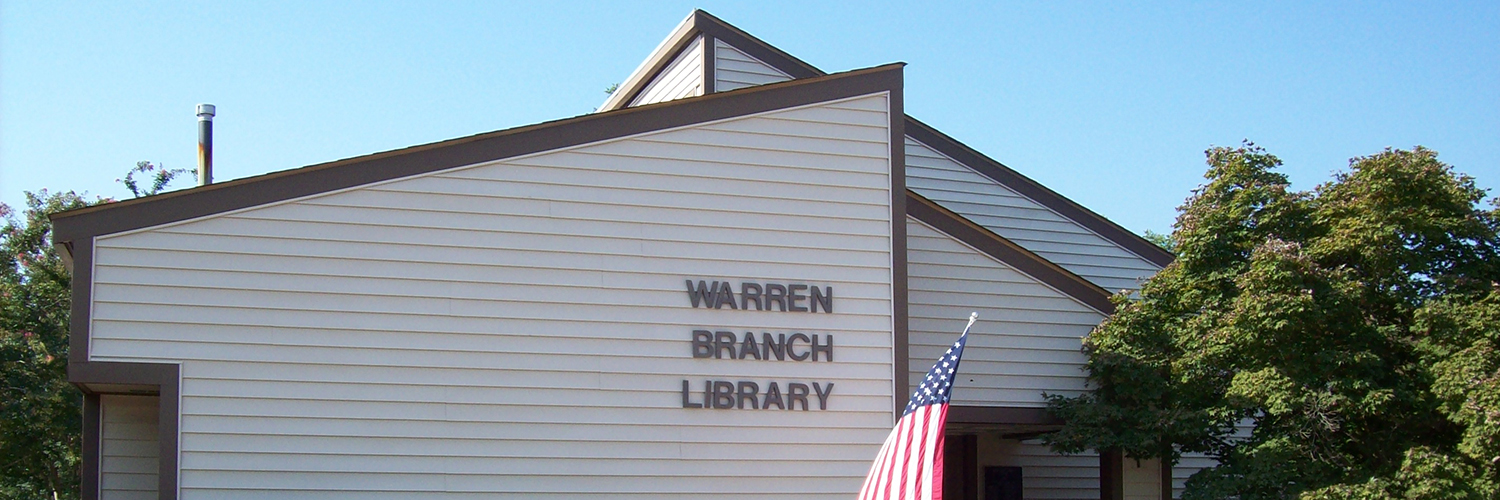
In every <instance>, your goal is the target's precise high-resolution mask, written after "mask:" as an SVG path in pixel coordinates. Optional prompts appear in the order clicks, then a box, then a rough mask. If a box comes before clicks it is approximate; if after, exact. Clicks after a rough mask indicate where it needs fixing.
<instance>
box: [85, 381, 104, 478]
mask: <svg viewBox="0 0 1500 500" xmlns="http://www.w3.org/2000/svg"><path fill="white" fill-rule="evenodd" d="M103 416H104V414H103V412H102V411H101V409H100V407H99V395H98V394H90V393H84V394H83V456H82V457H80V458H82V459H83V463H82V464H81V465H82V469H83V471H82V472H83V477H82V478H81V479H82V480H81V481H80V483H81V484H80V486H81V487H82V490H83V491H82V493H83V494H82V495H81V496H82V497H83V500H99V482H100V481H99V461H100V460H101V459H102V458H103V455H102V454H101V451H103V436H102V435H103V434H104V422H103V420H104V419H103Z"/></svg>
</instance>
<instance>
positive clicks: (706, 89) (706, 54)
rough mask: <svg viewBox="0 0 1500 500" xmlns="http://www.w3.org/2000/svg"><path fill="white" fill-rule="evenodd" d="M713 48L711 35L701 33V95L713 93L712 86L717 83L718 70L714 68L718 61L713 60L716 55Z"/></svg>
mask: <svg viewBox="0 0 1500 500" xmlns="http://www.w3.org/2000/svg"><path fill="white" fill-rule="evenodd" d="M715 50H716V49H715V48H714V37H713V35H707V34H705V35H703V63H702V67H703V75H702V76H700V78H702V79H703V95H709V94H712V93H714V87H716V86H717V85H718V83H719V76H718V75H717V73H718V70H717V69H716V68H717V67H718V63H717V62H715V60H714V58H715V57H718V56H717V55H715V54H716V53H715V52H714V51H715Z"/></svg>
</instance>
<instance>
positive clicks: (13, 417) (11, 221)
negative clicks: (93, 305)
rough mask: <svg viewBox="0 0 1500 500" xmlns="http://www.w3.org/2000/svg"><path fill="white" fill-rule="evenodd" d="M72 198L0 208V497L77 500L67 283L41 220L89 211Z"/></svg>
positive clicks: (30, 197)
mask: <svg viewBox="0 0 1500 500" xmlns="http://www.w3.org/2000/svg"><path fill="white" fill-rule="evenodd" d="M89 204H90V203H89V202H86V201H84V200H83V198H81V197H80V196H78V195H76V194H74V193H72V192H66V193H56V194H49V193H48V192H47V191H45V190H43V191H41V192H39V193H26V205H27V206H26V210H25V211H24V212H23V213H21V214H17V213H15V212H14V211H13V210H12V209H11V208H10V207H8V206H6V205H4V204H0V219H3V222H4V226H3V227H0V380H3V387H0V391H3V392H4V398H3V403H0V405H3V406H0V495H3V496H4V497H6V498H53V499H57V498H76V497H77V496H78V474H79V471H78V466H79V451H80V446H81V440H80V436H79V429H81V428H82V422H81V418H82V414H83V410H82V408H81V406H80V403H81V402H82V399H83V395H82V394H81V393H80V392H78V390H77V389H76V388H74V387H73V386H72V385H70V384H68V377H67V363H68V361H67V360H68V309H69V303H70V302H69V301H70V295H69V285H70V279H71V278H70V276H69V273H68V270H67V268H66V267H64V266H63V262H62V259H61V258H59V257H58V256H57V254H56V252H54V251H53V249H52V242H51V230H52V224H51V221H50V220H48V218H47V216H48V214H51V213H54V212H58V211H62V210H68V209H73V208H80V207H84V206H88V205H89Z"/></svg>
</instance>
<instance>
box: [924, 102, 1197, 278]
mask: <svg viewBox="0 0 1500 500" xmlns="http://www.w3.org/2000/svg"><path fill="white" fill-rule="evenodd" d="M906 123H907V126H906V135H909V136H911V138H912V139H916V140H917V141H920V142H921V143H923V144H926V145H928V146H929V147H931V148H933V149H936V150H937V151H938V152H940V153H943V154H945V155H948V156H949V157H950V158H953V159H954V160H957V161H958V162H959V163H962V164H964V165H965V166H967V167H969V168H972V169H974V171H976V172H979V173H980V174H982V175H984V176H985V177H989V178H990V179H993V180H994V181H995V182H998V183H1000V184H1001V185H1003V186H1005V187H1007V188H1010V189H1012V190H1014V191H1016V192H1018V193H1020V194H1021V195H1022V196H1025V197H1027V198H1030V199H1031V200H1033V201H1035V202H1037V203H1040V204H1042V206H1045V207H1047V208H1049V209H1051V210H1052V211H1054V212H1057V213H1058V214H1059V215H1062V216H1063V217H1067V218H1068V219H1070V220H1072V221H1074V222H1077V223H1078V224H1080V225H1082V226H1083V227H1086V228H1088V229H1089V230H1090V231H1093V232H1095V233H1098V234H1099V235H1100V236H1103V237H1104V238H1105V239H1107V240H1109V241H1112V242H1114V243H1115V244H1117V245H1120V246H1121V247H1124V248H1125V249H1126V250H1128V251H1130V252H1131V253H1134V254H1136V255H1139V256H1140V257H1141V258H1144V259H1146V260H1147V261H1150V262H1151V263H1152V264H1156V265H1157V266H1161V267H1167V265H1168V264H1171V263H1172V260H1173V259H1175V258H1176V256H1174V255H1172V253H1171V252H1168V251H1166V250H1165V249H1163V248H1161V247H1159V246H1156V244H1154V243H1151V242H1149V241H1146V239H1145V238H1142V237H1140V235H1137V234H1135V233H1132V232H1130V231H1129V230H1127V229H1125V228H1123V227H1120V225H1118V224H1115V223H1114V222H1113V221H1110V220H1109V219H1106V218H1104V216H1101V215H1099V214H1097V213H1095V212H1094V211H1092V210H1089V209H1087V208H1084V207H1083V205H1079V204H1078V203H1076V202H1074V201H1073V200H1070V199H1068V198H1066V197H1064V196H1063V195H1060V194H1057V192H1056V191H1053V190H1051V189H1048V188H1047V187H1046V186H1043V185H1041V183H1038V182H1037V181H1034V180H1032V179H1031V178H1030V177H1026V176H1024V175H1021V173H1020V172H1016V171H1015V170H1012V169H1011V168H1010V167H1007V166H1005V165H1004V164H1002V163H1000V162H998V161H995V160H994V159H992V158H990V157H988V156H985V155H984V154H983V153H980V152H978V151H975V150H974V149H973V148H970V147H968V146H967V145H964V143H961V142H958V141H957V140H955V139H953V138H952V137H949V136H948V135H947V134H944V133H942V132H939V131H938V130H937V129H935V128H932V127H931V126H929V125H927V124H925V123H922V122H921V121H918V120H917V119H916V118H911V117H907V119H906Z"/></svg>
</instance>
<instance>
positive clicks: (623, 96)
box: [599, 9, 827, 112]
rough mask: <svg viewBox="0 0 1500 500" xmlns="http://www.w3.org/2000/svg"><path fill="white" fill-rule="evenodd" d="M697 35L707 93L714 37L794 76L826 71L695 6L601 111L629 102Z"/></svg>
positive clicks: (711, 77)
mask: <svg viewBox="0 0 1500 500" xmlns="http://www.w3.org/2000/svg"><path fill="white" fill-rule="evenodd" d="M698 35H703V43H704V55H705V56H706V59H707V61H706V62H705V64H704V66H703V75H702V78H703V89H704V92H703V93H704V94H710V93H713V87H714V72H713V64H714V62H713V41H714V39H719V40H723V41H724V43H727V44H729V45H733V46H734V48H736V49H739V50H742V51H744V52H745V53H746V54H750V55H751V56H752V57H755V58H756V59H760V60H761V61H762V62H765V63H766V64H769V65H771V66H772V67H774V68H776V69H778V70H780V71H782V72H784V73H786V74H788V75H791V76H792V78H798V79H800V78H812V77H818V76H823V75H826V74H827V73H824V72H823V71H822V70H820V69H818V68H815V67H813V65H811V64H808V63H807V62H806V61H803V60H801V59H798V58H796V57H794V56H792V55H791V54H788V53H786V52H782V50H781V49H778V48H776V47H773V46H771V44H768V43H766V42H764V41H762V40H761V39H759V38H756V37H754V36H752V35H750V34H749V33H746V32H744V31H743V30H740V29H739V28H736V27H734V26H733V25H731V24H729V23H726V22H724V20H723V19H719V18H717V17H714V15H713V14H709V13H707V12H704V11H703V10H702V9H699V10H694V11H693V13H692V14H690V15H688V17H687V19H685V20H683V21H682V23H681V24H678V25H677V28H676V29H673V30H672V33H671V34H669V35H667V38H666V40H663V41H662V43H661V45H659V46H657V49H656V50H654V51H652V52H651V55H650V56H647V57H646V61H645V62H643V63H642V64H641V66H640V68H637V71H636V72H635V73H631V74H630V77H629V78H627V79H626V80H625V81H624V82H623V83H621V84H620V88H619V89H616V90H615V93H614V94H611V95H610V96H609V98H608V99H605V100H604V104H603V105H601V106H599V111H600V112H603V111H614V110H617V109H621V108H625V107H628V106H630V103H631V102H633V101H635V98H636V96H638V95H640V93H641V92H643V91H645V90H646V86H648V85H650V84H651V81H652V80H655V79H656V75H657V74H659V73H661V71H662V70H664V69H666V67H667V65H669V64H671V63H672V60H673V59H676V58H677V55H678V54H679V53H681V52H682V49H683V48H685V47H687V46H688V44H689V43H692V41H693V38H696V37H697V36H698Z"/></svg>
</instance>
